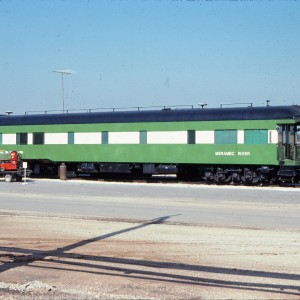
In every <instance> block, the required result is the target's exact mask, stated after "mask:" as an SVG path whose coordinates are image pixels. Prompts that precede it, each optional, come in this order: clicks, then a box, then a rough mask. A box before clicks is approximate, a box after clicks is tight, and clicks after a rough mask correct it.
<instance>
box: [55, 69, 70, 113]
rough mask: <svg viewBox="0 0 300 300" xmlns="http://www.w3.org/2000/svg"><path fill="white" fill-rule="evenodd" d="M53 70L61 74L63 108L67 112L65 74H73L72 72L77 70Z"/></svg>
mask: <svg viewBox="0 0 300 300" xmlns="http://www.w3.org/2000/svg"><path fill="white" fill-rule="evenodd" d="M52 72H54V73H59V74H61V89H62V110H63V113H64V112H65V86H64V76H65V75H71V74H74V73H75V72H74V71H72V70H54V71H52Z"/></svg>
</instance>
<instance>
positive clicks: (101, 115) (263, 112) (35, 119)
mask: <svg viewBox="0 0 300 300" xmlns="http://www.w3.org/2000/svg"><path fill="white" fill-rule="evenodd" d="M299 118H300V106H297V105H292V106H265V107H236V108H203V109H201V108H194V109H170V110H151V111H114V112H87V113H65V114H38V115H16V116H14V115H10V116H0V125H2V126H4V125H46V124H91V123H139V122H181V121H229V120H279V119H299Z"/></svg>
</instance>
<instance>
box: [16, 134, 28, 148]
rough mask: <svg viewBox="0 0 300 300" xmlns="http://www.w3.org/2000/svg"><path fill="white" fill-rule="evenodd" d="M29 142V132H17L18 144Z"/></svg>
mask: <svg viewBox="0 0 300 300" xmlns="http://www.w3.org/2000/svg"><path fill="white" fill-rule="evenodd" d="M27 144H28V134H27V132H19V133H17V145H27Z"/></svg>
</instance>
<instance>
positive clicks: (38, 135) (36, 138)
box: [32, 132, 44, 145]
mask: <svg viewBox="0 0 300 300" xmlns="http://www.w3.org/2000/svg"><path fill="white" fill-rule="evenodd" d="M32 142H33V144H34V145H43V144H44V132H34V133H33V141H32Z"/></svg>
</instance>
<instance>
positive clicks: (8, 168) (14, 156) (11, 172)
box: [0, 150, 31, 182]
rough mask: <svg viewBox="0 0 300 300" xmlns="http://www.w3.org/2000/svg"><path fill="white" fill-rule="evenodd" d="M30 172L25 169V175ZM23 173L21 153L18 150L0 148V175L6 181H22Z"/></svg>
mask: <svg viewBox="0 0 300 300" xmlns="http://www.w3.org/2000/svg"><path fill="white" fill-rule="evenodd" d="M30 174H31V171H30V170H26V176H29V175H30ZM23 175H24V169H23V162H22V156H21V153H20V152H18V151H6V150H0V176H1V177H4V180H5V181H6V182H11V181H12V180H16V181H22V176H23Z"/></svg>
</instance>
